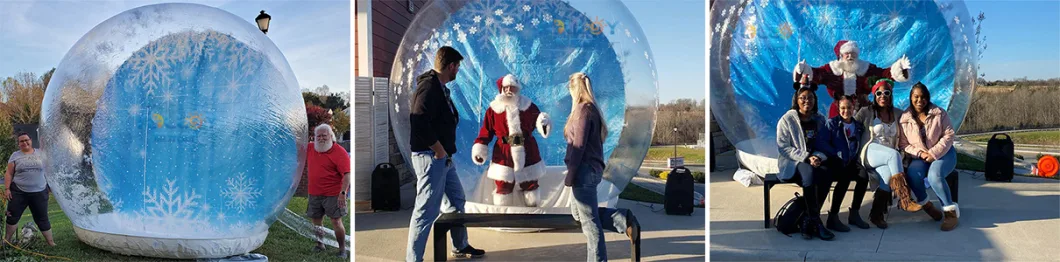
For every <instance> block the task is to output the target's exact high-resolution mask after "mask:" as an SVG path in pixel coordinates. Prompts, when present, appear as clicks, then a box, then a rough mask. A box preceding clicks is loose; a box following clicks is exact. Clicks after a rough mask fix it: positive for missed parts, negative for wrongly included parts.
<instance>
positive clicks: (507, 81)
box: [497, 74, 522, 92]
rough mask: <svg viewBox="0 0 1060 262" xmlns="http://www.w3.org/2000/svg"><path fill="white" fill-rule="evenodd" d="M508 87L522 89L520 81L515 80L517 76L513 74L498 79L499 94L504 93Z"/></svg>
mask: <svg viewBox="0 0 1060 262" xmlns="http://www.w3.org/2000/svg"><path fill="white" fill-rule="evenodd" d="M506 86H514V87H516V88H520V89H522V85H520V84H519V81H518V80H515V76H514V75H512V74H507V75H505V76H503V77H501V78H498V79H497V92H504V87H506Z"/></svg>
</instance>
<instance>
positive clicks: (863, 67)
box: [792, 40, 910, 118]
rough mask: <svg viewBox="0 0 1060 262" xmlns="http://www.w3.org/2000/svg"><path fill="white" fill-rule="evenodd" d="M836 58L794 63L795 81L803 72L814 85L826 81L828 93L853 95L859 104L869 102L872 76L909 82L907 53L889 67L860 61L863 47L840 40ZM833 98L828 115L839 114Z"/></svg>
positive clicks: (833, 96)
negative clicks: (819, 63)
mask: <svg viewBox="0 0 1060 262" xmlns="http://www.w3.org/2000/svg"><path fill="white" fill-rule="evenodd" d="M834 51H835V56H836V60H833V61H831V62H828V64H825V65H823V66H821V67H810V65H809V64H806V61H805V60H803V61H800V62H799V64H798V65H796V66H795V70H794V74H793V78H792V79H793V81H794V83H795V84H796V85H798V82H799V79H802V76H803V74H805V75H807V76H809V79H810V83H811V84H813V85H818V84H823V85H825V87H826V88H827V90H828V95H829V96H831V97H832V98H833V99H835V98H838V97H839V96H854V97H855V98H857V99H855V100H854V101H855V102H856V103H857V106H859V107H860V106H865V105H868V100H867V97H868V95H869V92H870V90H869V89H870V86H871V85H870V84H869V82H868V81H869V78H881V77H882V78H890V79H894V80H895V81H898V82H905V81H909V68H910V67H909V58H906V57H905V56H904V55H903V56H902V58H899V59H898V61H896V62H894V64H892V65H891V67H889V68H879V67H877V66H876V65H875V64H871V63H869V62H868V61H865V60H861V59H859V58H858V57H859V56H860V54H861V50H860V49H858V44H857V43H856V42H854V41H847V40H841V41H839V42H838V43H836V44H835V48H834ZM834 101H835V100H833V102H832V105H831V106H830V109H828V117H829V118H832V117H835V116H837V115H839V107H838V105H837V104H836V103H835V102H834Z"/></svg>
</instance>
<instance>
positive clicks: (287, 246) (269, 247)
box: [0, 197, 350, 261]
mask: <svg viewBox="0 0 1060 262" xmlns="http://www.w3.org/2000/svg"><path fill="white" fill-rule="evenodd" d="M307 203H308V200H307V199H306V198H305V197H293V198H292V199H291V201H290V203H289V204H288V205H287V208H289V209H291V211H294V212H295V213H305V209H306V205H307ZM48 209H49V210H50V212H49V214H50V218H51V223H52V232H53V234H54V235H55V243H56V244H57V245H58V246H56V247H48V246H47V245H45V244H44V239H43V237H41V238H39V239H37V240H39V241H37V242H34V244H32V245H30V246H27V247H24V248H23V249H27V250H29V251H32V252H36V253H41V254H44V255H48V256H55V257H65V258H69V259H72V260H73V261H169V260H164V259H156V258H148V257H134V256H125V255H119V254H115V253H111V252H109V251H105V250H102V249H96V248H94V247H92V246H89V245H88V244H85V243H82V242H81V241H80V240H78V239H77V236H75V235H74V230H73V225H72V224H71V223H70V219H69V218H67V217H66V214H64V213H63V212H62V210H60V209H59V204H58V203H56V202H55V197H51V198H50V200H49V203H48ZM28 221H33V217H32V216H31V215H30V213H29V210H26V213H25V214H23V216H22V218H21V220H20V221H19V228H21V226H22V225H23V224H25V223H26V222H28ZM343 221H345V223H346V226H345V228H346V229H347V234H349V229H350V216H346V217H344V218H343ZM324 226H325V227H327V228H331V222H330V221H329V220H327V219H325V220H324ZM313 245H314V242H313V241H312V240H310V239H308V238H305V237H302V236H301V235H299V234H298V233H297V232H294V231H292V230H291V229H288V228H287V227H285V226H283V224H281V223H280V222H278V221H277V222H275V223H273V224H272V226H271V227H270V228H269V236H268V238H266V239H265V243H264V244H262V246H261V247H259V248H258V249H256V250H254V251H251V253H259V254H263V255H265V256H268V257H269V260H270V261H347V260H343V259H339V258H337V257H335V256H334V254H335V253H336V252H337V251H338V249H336V248H332V247H329V248H328V251H327V252H325V253H314V252H313V251H312V248H313ZM0 261H44V260H43V259H41V257H39V256H35V255H30V254H26V253H24V252H21V251H18V250H15V249H13V248H10V247H4V248H3V249H0ZM48 261H60V260H56V259H50V260H48Z"/></svg>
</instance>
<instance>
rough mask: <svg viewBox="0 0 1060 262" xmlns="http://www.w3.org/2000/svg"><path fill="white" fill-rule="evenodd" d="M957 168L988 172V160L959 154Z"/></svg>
mask: <svg viewBox="0 0 1060 262" xmlns="http://www.w3.org/2000/svg"><path fill="white" fill-rule="evenodd" d="M957 169H962V170H971V171H978V172H986V162H983V161H979V159H975V158H973V157H971V156H969V155H965V154H957Z"/></svg>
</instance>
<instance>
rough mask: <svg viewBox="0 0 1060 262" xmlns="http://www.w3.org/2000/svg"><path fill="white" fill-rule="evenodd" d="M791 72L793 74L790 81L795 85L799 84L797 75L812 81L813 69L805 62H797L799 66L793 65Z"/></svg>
mask: <svg viewBox="0 0 1060 262" xmlns="http://www.w3.org/2000/svg"><path fill="white" fill-rule="evenodd" d="M793 71H794V72H793V73H792V74H791V80H792V81H793V82H795V83H798V82H799V80H800V79H799V75H806V77H807V78H809V79H810V80H811V81H812V80H813V68H811V67H810V65H809V64H806V63H805V62H799V64H797V65H795V69H794V70H793Z"/></svg>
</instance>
